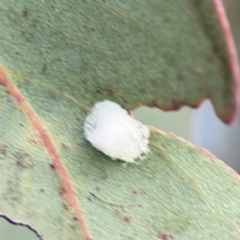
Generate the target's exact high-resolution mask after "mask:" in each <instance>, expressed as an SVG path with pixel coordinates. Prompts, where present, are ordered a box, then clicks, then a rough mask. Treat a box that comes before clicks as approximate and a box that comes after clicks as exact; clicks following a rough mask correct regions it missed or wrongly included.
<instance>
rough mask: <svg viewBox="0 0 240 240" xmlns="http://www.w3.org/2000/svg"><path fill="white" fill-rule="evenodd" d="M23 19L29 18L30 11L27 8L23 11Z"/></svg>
mask: <svg viewBox="0 0 240 240" xmlns="http://www.w3.org/2000/svg"><path fill="white" fill-rule="evenodd" d="M23 17H24V18H27V17H28V9H27V8H25V9H24V10H23Z"/></svg>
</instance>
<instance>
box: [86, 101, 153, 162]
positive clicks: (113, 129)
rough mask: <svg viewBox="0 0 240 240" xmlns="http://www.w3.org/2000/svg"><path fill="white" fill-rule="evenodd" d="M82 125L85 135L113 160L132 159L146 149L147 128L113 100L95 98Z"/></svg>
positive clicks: (146, 151)
mask: <svg viewBox="0 0 240 240" xmlns="http://www.w3.org/2000/svg"><path fill="white" fill-rule="evenodd" d="M83 128H84V135H85V138H86V139H87V140H88V141H89V142H90V143H91V144H92V145H93V146H94V147H95V148H97V149H98V150H100V151H102V152H103V153H105V154H106V155H107V156H109V157H110V158H112V159H114V160H116V159H120V160H123V161H125V162H129V163H134V162H135V160H136V159H138V158H143V157H144V156H145V155H146V154H147V153H148V152H149V149H148V142H149V136H150V131H149V128H148V127H147V126H146V125H143V124H142V123H140V122H139V121H137V120H135V119H134V118H133V117H131V116H130V115H129V114H128V112H127V111H126V110H125V109H123V108H122V107H121V106H120V105H118V104H117V103H115V102H111V101H109V100H104V101H102V102H97V103H96V104H95V105H94V106H93V108H92V109H91V112H90V113H89V114H88V115H87V117H86V120H85V123H84V126H83Z"/></svg>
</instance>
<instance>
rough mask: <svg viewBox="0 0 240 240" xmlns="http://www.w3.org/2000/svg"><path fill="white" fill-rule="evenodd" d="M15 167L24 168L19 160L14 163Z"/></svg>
mask: <svg viewBox="0 0 240 240" xmlns="http://www.w3.org/2000/svg"><path fill="white" fill-rule="evenodd" d="M16 165H17V166H18V167H22V168H26V166H25V165H24V164H23V163H22V162H21V161H20V160H18V161H16Z"/></svg>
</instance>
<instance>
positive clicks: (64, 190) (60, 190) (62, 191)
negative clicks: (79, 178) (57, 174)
mask: <svg viewBox="0 0 240 240" xmlns="http://www.w3.org/2000/svg"><path fill="white" fill-rule="evenodd" d="M65 194H66V189H65V188H64V187H61V188H60V189H59V195H60V196H63V195H65Z"/></svg>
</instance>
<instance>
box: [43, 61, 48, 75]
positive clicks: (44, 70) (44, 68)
mask: <svg viewBox="0 0 240 240" xmlns="http://www.w3.org/2000/svg"><path fill="white" fill-rule="evenodd" d="M46 71H47V65H46V64H45V63H44V64H43V66H42V72H43V73H45V72H46Z"/></svg>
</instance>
